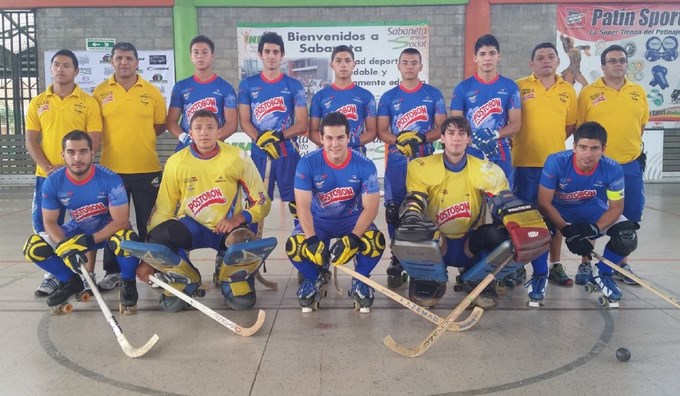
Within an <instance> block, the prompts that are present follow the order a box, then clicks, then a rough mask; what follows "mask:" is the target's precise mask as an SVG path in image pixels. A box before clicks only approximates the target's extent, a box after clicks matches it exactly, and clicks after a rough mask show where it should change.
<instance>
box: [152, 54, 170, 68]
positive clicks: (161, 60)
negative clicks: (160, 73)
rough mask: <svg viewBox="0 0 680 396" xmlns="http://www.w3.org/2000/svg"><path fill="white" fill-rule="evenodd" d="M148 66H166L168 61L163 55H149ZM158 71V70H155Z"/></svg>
mask: <svg viewBox="0 0 680 396" xmlns="http://www.w3.org/2000/svg"><path fill="white" fill-rule="evenodd" d="M149 64H150V65H167V64H168V59H167V57H166V56H165V55H149ZM156 70H158V69H156Z"/></svg>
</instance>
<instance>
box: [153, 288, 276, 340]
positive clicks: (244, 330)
mask: <svg viewBox="0 0 680 396" xmlns="http://www.w3.org/2000/svg"><path fill="white" fill-rule="evenodd" d="M149 281H150V282H151V283H153V284H156V285H158V286H160V287H162V288H163V289H164V290H167V291H168V292H170V293H172V294H173V295H175V296H177V297H179V298H180V299H181V300H183V301H184V302H186V303H187V304H189V305H191V306H192V307H194V308H196V309H198V310H199V311H201V312H202V313H204V314H205V315H207V316H208V317H210V318H211V319H213V320H214V321H216V322H218V323H219V324H221V325H222V326H224V327H226V328H227V329H229V330H231V331H233V332H234V333H236V334H238V335H240V336H243V337H250V336H251V335H253V334H255V333H256V332H257V331H258V330H260V327H262V325H263V324H264V319H265V313H264V311H263V310H260V311H259V312H258V314H257V320H256V321H255V324H253V325H252V326H251V327H242V326H239V325H237V324H236V323H234V322H232V321H231V320H229V319H227V318H225V317H224V316H222V315H220V314H218V313H217V312H215V311H213V310H212V309H210V308H208V307H207V306H205V305H203V304H202V303H200V302H198V301H196V299H194V298H191V297H189V296H187V295H186V294H184V293H182V292H181V291H179V290H177V289H175V288H174V287H172V286H170V285H168V284H167V283H165V282H163V281H162V280H161V279H159V278H158V277H156V275H152V276H150V277H149Z"/></svg>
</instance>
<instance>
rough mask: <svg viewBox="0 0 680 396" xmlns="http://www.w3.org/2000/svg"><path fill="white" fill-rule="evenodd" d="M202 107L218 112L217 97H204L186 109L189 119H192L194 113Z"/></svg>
mask: <svg viewBox="0 0 680 396" xmlns="http://www.w3.org/2000/svg"><path fill="white" fill-rule="evenodd" d="M201 109H206V110H210V111H212V112H213V113H217V99H215V98H203V99H201V100H197V101H195V102H194V103H192V104H191V106H189V108H188V109H187V111H186V113H187V119H188V120H190V119H191V117H192V116H193V115H194V113H195V112H197V111H198V110H201Z"/></svg>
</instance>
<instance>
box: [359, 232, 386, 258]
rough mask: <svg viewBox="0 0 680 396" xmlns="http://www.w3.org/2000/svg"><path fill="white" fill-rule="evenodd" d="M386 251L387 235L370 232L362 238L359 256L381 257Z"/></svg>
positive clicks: (365, 233)
mask: <svg viewBox="0 0 680 396" xmlns="http://www.w3.org/2000/svg"><path fill="white" fill-rule="evenodd" d="M384 251H385V234H383V233H382V232H380V231H379V230H368V231H366V232H364V235H362V236H361V246H360V249H359V254H361V255H364V256H366V257H370V258H376V257H381V256H382V254H383V252H384Z"/></svg>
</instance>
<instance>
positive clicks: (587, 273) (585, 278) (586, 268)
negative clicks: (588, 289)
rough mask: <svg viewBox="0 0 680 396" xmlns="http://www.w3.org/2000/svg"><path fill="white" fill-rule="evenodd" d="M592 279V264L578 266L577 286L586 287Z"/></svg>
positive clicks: (575, 278)
mask: <svg viewBox="0 0 680 396" xmlns="http://www.w3.org/2000/svg"><path fill="white" fill-rule="evenodd" d="M592 277H593V265H592V264H590V263H581V264H579V265H578V271H577V272H576V276H575V277H574V280H575V281H576V284H579V285H585V284H586V283H588V282H590V280H591V279H592Z"/></svg>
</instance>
